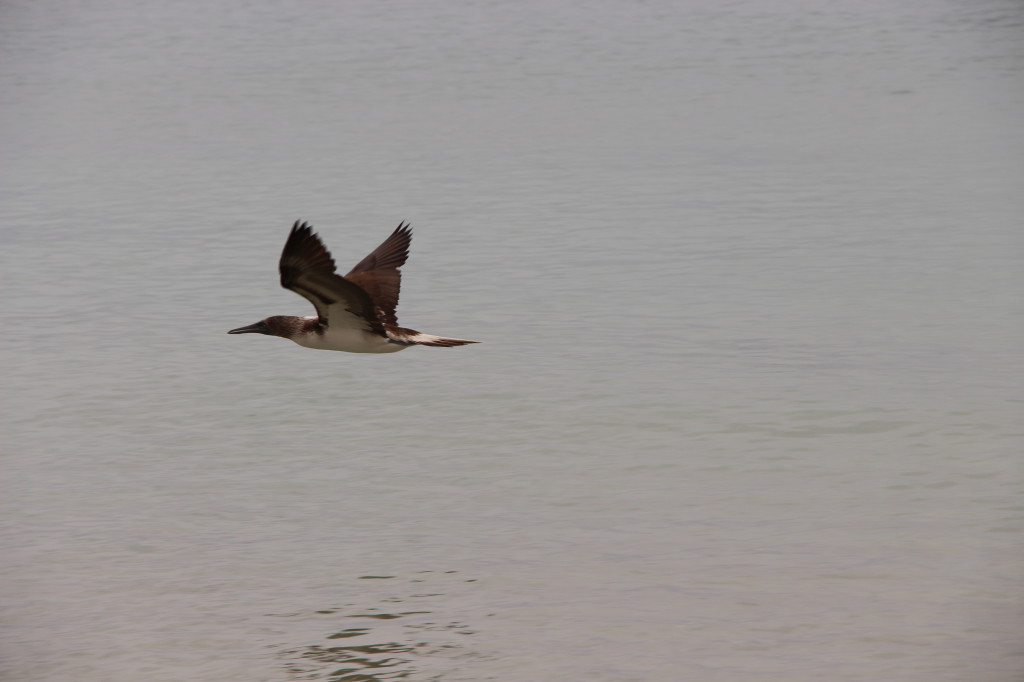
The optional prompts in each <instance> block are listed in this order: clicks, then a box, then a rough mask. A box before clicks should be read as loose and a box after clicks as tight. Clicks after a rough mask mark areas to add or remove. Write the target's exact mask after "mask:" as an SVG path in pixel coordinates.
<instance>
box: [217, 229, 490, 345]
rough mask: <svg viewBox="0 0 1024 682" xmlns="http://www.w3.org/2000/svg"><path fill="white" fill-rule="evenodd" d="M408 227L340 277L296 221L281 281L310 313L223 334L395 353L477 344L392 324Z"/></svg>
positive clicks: (321, 248) (286, 248)
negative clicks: (311, 309) (303, 301)
mask: <svg viewBox="0 0 1024 682" xmlns="http://www.w3.org/2000/svg"><path fill="white" fill-rule="evenodd" d="M411 238H412V231H411V229H410V228H409V226H408V225H406V224H400V225H399V226H398V227H397V228H396V229H395V231H394V232H392V233H391V236H390V237H388V238H387V239H386V240H384V243H382V244H381V245H380V246H378V247H377V248H376V249H375V250H374V251H373V253H371V254H370V255H369V256H367V257H366V258H364V259H363V260H361V261H360V262H359V263H358V264H357V265H356V266H355V267H354V268H352V270H351V271H350V272H349V273H348V274H347V275H345V276H344V277H342V276H341V275H339V274H337V273H336V272H335V265H334V259H333V258H331V254H330V252H328V251H327V248H326V247H325V246H324V244H323V242H322V241H320V238H319V237H318V236H317V235H316V233H314V232H313V229H312V228H311V227H310V226H309V225H308V224H306V223H299V222H298V221H296V223H295V224H294V225H293V226H292V231H291V233H290V234H289V235H288V241H287V242H286V243H285V246H284V251H283V252H282V253H281V261H280V264H279V269H280V272H281V286H283V287H284V288H286V289H290V290H291V291H294V292H295V293H297V294H299V295H300V296H303V297H305V298H306V299H308V300H309V301H310V303H312V304H313V307H315V308H316V312H317V314H316V315H313V316H310V317H296V316H291V315H275V316H273V317H268V318H266V319H264V320H260V321H259V322H257V323H256V324H251V325H249V326H247V327H239V328H238V329H232V330H231V331H229V332H228V334H267V335H270V336H281V337H284V338H286V339H289V340H291V341H294V342H295V343H297V344H299V345H300V346H305V347H306V348H316V349H319V350H339V351H345V352H348V353H395V352H397V351H400V350H403V349H405V348H408V347H409V346H440V347H451V346H462V345H465V344H467V343H478V342H477V341H470V340H468V339H452V338H447V337H444V336H434V335H432V334H422V333H420V332H418V331H415V330H413V329H405V328H403V327H399V326H398V319H397V318H396V316H395V307H396V306H397V305H398V292H399V288H400V286H401V273H400V272H399V268H400V267H402V265H404V264H405V261H406V259H407V258H408V257H409V242H410V240H411Z"/></svg>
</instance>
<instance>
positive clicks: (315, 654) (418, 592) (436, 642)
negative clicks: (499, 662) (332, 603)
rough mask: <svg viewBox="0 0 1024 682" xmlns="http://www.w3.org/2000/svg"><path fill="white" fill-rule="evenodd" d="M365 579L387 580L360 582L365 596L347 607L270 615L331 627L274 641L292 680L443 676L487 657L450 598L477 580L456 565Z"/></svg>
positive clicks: (355, 681) (360, 681) (358, 681)
mask: <svg viewBox="0 0 1024 682" xmlns="http://www.w3.org/2000/svg"><path fill="white" fill-rule="evenodd" d="M360 580H363V581H387V582H386V583H382V584H381V585H379V586H376V588H375V587H373V586H370V587H364V586H365V585H368V584H369V583H361V584H359V585H355V586H354V589H358V591H359V592H360V594H362V595H363V596H364V597H365V599H362V600H360V601H355V602H351V603H347V604H344V605H343V606H337V607H330V608H325V609H319V610H316V611H314V612H312V613H311V614H310V613H293V614H268V615H271V616H275V617H278V618H309V617H318V618H320V617H322V618H324V629H325V631H326V632H329V634H326V635H325V636H324V640H325V642H323V643H320V642H317V643H310V644H303V645H300V646H290V645H281V646H279V647H275V648H277V649H278V652H277V653H278V656H280V657H281V658H283V659H285V660H286V661H287V663H286V664H285V670H286V672H287V673H288V676H289V677H288V679H292V680H331V681H332V682H372V681H374V680H441V679H444V673H445V671H446V670H447V669H449V668H450V667H451V665H452V660H453V659H455V658H459V659H460V660H465V659H468V658H474V659H475V658H480V654H479V653H477V652H474V651H472V650H469V649H467V646H466V636H468V635H473V634H475V633H476V631H475V630H474V629H472V628H471V627H470V626H469V625H467V624H466V623H465V622H463V621H462V620H461V619H459V618H453V617H452V615H453V614H452V613H451V612H450V611H451V609H450V604H449V601H448V599H447V597H448V595H449V594H450V593H451V592H452V591H453V589H457V587H458V586H460V585H465V584H468V583H473V582H476V581H475V580H471V579H470V580H467V579H465V578H462V577H460V576H458V574H457V572H456V571H445V572H443V573H439V572H434V571H421V572H419V573H416V574H415V577H413V578H410V579H404V580H403V579H401V578H399V577H397V576H385V575H366V576H360ZM424 588H427V589H424ZM439 589H444V591H443V592H442V591H438V590H439ZM403 607H405V608H403ZM353 623H354V624H353ZM327 640H344V643H334V642H330V641H327Z"/></svg>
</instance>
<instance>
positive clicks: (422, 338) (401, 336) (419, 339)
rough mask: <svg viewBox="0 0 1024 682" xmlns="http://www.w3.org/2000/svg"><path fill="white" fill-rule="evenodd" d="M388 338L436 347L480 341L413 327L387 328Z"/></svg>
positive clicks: (406, 343) (414, 344)
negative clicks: (433, 332)
mask: <svg viewBox="0 0 1024 682" xmlns="http://www.w3.org/2000/svg"><path fill="white" fill-rule="evenodd" d="M387 335H388V338H390V339H391V340H392V341H394V342H395V343H401V344H404V345H407V346H435V347H438V348H451V347H453V346H465V345H466V344H467V343H480V342H479V341H470V340H469V339H452V338H448V337H447V336H434V335H433V334H424V333H423V332H418V331H416V330H414V329H402V328H400V327H399V328H396V327H391V328H390V329H388V330H387Z"/></svg>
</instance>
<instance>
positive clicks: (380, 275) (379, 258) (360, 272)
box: [328, 223, 412, 327]
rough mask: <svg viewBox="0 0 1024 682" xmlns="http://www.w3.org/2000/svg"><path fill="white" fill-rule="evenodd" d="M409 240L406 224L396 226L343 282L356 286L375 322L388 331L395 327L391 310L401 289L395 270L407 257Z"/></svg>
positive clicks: (408, 230)
mask: <svg viewBox="0 0 1024 682" xmlns="http://www.w3.org/2000/svg"><path fill="white" fill-rule="evenodd" d="M411 240H412V228H411V227H410V226H409V224H408V223H399V225H398V227H396V228H395V231H394V232H392V233H391V236H390V237H388V238H387V239H385V240H384V242H383V243H382V244H381V245H380V246H378V247H377V248H376V249H374V250H373V253H371V254H370V255H369V256H367V257H366V258H364V259H363V260H361V261H359V263H358V264H357V265H356V266H355V267H354V268H352V270H351V271H349V273H348V274H347V275H345V279H346V280H348V281H349V282H354V283H355V284H358V285H359V287H360V288H362V289H363V291H365V292H366V293H367V294H369V295H370V299H371V300H372V301H373V304H374V306H375V312H376V314H377V319H379V320H380V321H381V322H383V323H384V324H385V325H388V326H392V327H393V326H396V325H397V324H398V318H397V317H396V315H395V308H396V307H397V306H398V290H399V289H400V288H401V286H402V273H401V272H399V270H398V269H399V268H400V267H402V266H403V265H405V261H406V259H407V258H408V257H409V243H410V241H411ZM328 257H329V256H328ZM332 265H333V263H332Z"/></svg>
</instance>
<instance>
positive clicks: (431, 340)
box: [413, 334, 480, 348]
mask: <svg viewBox="0 0 1024 682" xmlns="http://www.w3.org/2000/svg"><path fill="white" fill-rule="evenodd" d="M413 341H414V342H415V343H416V345H418V346H437V347H439V348H451V347H453V346H465V345H466V344H467V343H480V342H479V341H470V340H469V339H450V338H448V337H447V336H434V335H433V334H420V335H419V336H418V337H417V338H416V339H413Z"/></svg>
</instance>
